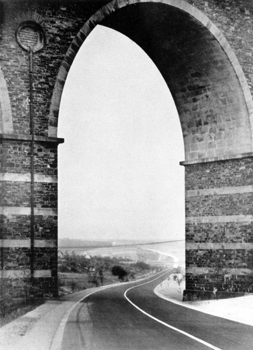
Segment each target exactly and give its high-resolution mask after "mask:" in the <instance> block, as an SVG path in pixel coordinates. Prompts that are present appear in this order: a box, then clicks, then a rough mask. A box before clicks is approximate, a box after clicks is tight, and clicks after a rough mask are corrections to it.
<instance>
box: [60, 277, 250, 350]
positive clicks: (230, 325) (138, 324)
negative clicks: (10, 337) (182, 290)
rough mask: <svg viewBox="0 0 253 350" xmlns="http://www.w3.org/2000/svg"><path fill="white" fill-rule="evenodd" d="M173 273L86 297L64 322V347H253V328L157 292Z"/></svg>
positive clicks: (141, 349)
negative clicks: (212, 314) (202, 311)
mask: <svg viewBox="0 0 253 350" xmlns="http://www.w3.org/2000/svg"><path fill="white" fill-rule="evenodd" d="M168 275H169V272H167V273H166V274H164V272H163V276H161V274H160V275H159V276H156V277H155V276H153V277H150V278H149V279H147V280H145V281H139V282H134V283H127V284H120V285H117V286H114V287H110V288H107V289H103V290H98V291H96V292H95V293H93V294H91V295H88V296H87V297H85V298H84V299H83V300H82V301H81V302H80V303H79V304H78V305H77V307H76V308H75V309H74V310H73V311H72V313H71V314H70V317H69V319H68V322H67V324H66V327H65V332H64V336H63V343H62V350H81V349H82V350H162V349H164V350H165V349H166V350H174V349H175V350H178V349H182V350H198V349H217V350H219V349H222V350H251V349H252V347H253V327H251V326H247V325H243V324H241V323H237V322H232V321H228V320H225V319H222V318H219V317H215V316H211V315H207V314H204V313H201V312H199V311H195V310H192V309H188V308H185V307H183V306H180V305H176V304H174V303H171V302H169V301H166V300H163V299H161V298H159V297H157V296H156V295H155V294H154V292H153V291H154V288H155V287H156V286H157V285H158V284H159V283H160V282H162V281H163V280H164V279H165V278H166V277H168Z"/></svg>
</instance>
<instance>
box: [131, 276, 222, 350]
mask: <svg viewBox="0 0 253 350" xmlns="http://www.w3.org/2000/svg"><path fill="white" fill-rule="evenodd" d="M159 277H161V276H159ZM159 277H157V278H154V279H153V280H152V281H148V282H145V283H142V284H139V285H138V286H134V287H130V288H128V289H127V290H126V291H125V293H124V297H125V298H126V300H127V301H128V302H129V303H130V304H132V305H133V306H134V307H135V308H136V309H137V310H139V311H140V312H142V313H143V314H144V315H146V316H148V317H150V318H152V319H153V320H154V321H156V322H159V323H161V324H162V325H164V326H165V327H168V328H170V329H173V330H174V331H176V332H179V333H181V334H183V335H185V336H186V337H188V338H191V339H193V340H195V341H197V342H199V343H201V344H203V345H205V346H207V347H209V348H210V349H213V350H222V349H220V348H217V347H216V346H214V345H212V344H209V343H207V342H205V341H204V340H202V339H199V338H196V337H194V336H193V335H191V334H189V333H187V332H184V331H182V330H181V329H179V328H176V327H173V326H171V325H169V324H168V323H166V322H163V321H161V320H159V319H158V318H156V317H154V316H152V315H150V314H149V313H147V312H146V311H144V310H142V309H141V308H140V307H139V306H137V305H136V304H134V303H133V302H132V301H131V300H130V299H129V298H128V297H127V293H128V292H129V291H130V290H131V289H134V288H138V287H140V286H144V285H145V284H149V283H152V282H154V281H155V280H157V279H158V278H159Z"/></svg>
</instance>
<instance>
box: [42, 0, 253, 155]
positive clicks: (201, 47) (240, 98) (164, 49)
mask: <svg viewBox="0 0 253 350" xmlns="http://www.w3.org/2000/svg"><path fill="white" fill-rule="evenodd" d="M170 2H171V1H170ZM187 6H188V7H189V4H187ZM104 12H106V11H104ZM109 12H110V11H109ZM101 13H102V14H103V15H101ZM101 13H98V14H97V15H94V16H93V17H92V21H91V22H92V23H93V25H94V26H95V25H96V24H97V23H99V24H101V25H104V26H107V27H109V28H112V29H114V30H117V31H119V32H121V33H122V34H124V35H126V36H128V37H129V38H130V39H132V40H133V41H134V42H136V43H137V44H138V45H139V46H140V47H141V48H142V49H143V50H144V51H145V52H146V53H147V54H148V55H149V57H150V58H151V59H152V60H153V62H154V63H155V64H156V66H157V67H158V69H159V70H160V72H161V74H162V76H163V77H164V79H165V81H166V83H167V85H168V87H169V89H170V92H171V94H172V96H173V98H174V101H175V104H176V106H177V110H178V114H179V117H180V122H181V126H182V132H183V136H184V145H185V160H186V161H201V160H204V159H205V160H206V159H209V160H214V159H229V158H233V157H234V156H238V155H240V154H243V153H249V152H252V131H251V124H250V115H249V103H248V101H247V99H248V97H246V96H245V89H244V90H243V88H242V81H240V78H241V76H240V77H239V76H238V72H236V71H235V69H234V66H235V65H234V64H233V63H232V62H231V58H229V57H228V54H227V52H225V50H224V48H223V47H222V46H221V44H220V42H219V41H218V40H217V39H216V38H215V37H214V35H213V34H212V33H211V32H210V30H209V29H208V28H207V27H208V26H209V27H210V26H211V22H210V23H207V25H205V26H204V25H203V24H202V23H201V22H200V21H199V20H197V19H196V18H195V17H193V16H192V15H191V14H189V13H188V12H185V11H183V10H182V9H179V8H176V7H173V6H170V5H168V4H165V3H159V2H141V3H136V4H131V5H130V6H124V7H122V8H120V9H117V10H116V11H114V10H113V11H112V10H111V13H109V15H105V14H104V13H103V12H101ZM204 17H205V16H204ZM205 19H206V17H205ZM88 26H89V27H91V23H88ZM216 29H217V28H216ZM91 30H92V29H89V30H88V31H91ZM85 32H86V33H85ZM84 33H85V34H84ZM84 35H88V34H87V25H86V26H84V27H83V29H82V30H81V31H80V33H79V36H78V37H77V38H76V40H75V42H74V43H73V44H72V47H70V50H69V55H68V54H67V56H68V57H67V58H66V59H65V62H64V64H63V66H62V68H63V70H64V72H65V76H64V74H63V78H62V77H61V79H58V85H57V86H56V88H55V92H57V94H55V95H58V104H57V103H55V101H54V98H53V102H52V107H53V108H51V122H50V126H49V136H56V134H55V133H56V131H55V129H56V128H55V126H56V124H57V123H56V121H55V120H54V119H55V118H57V117H58V110H59V103H60V95H61V92H62V89H63V86H64V82H65V79H66V77H67V72H68V69H69V67H70V65H71V63H72V62H70V61H71V59H72V60H73V59H74V57H73V56H74V55H75V53H74V49H75V50H76V46H77V43H79V47H80V46H81V43H80V38H81V37H82V40H83V41H84V40H85V37H84ZM230 50H231V49H230ZM227 51H228V50H227ZM61 73H62V72H61ZM242 75H243V73H242ZM243 78H244V76H243ZM244 79H245V78H244ZM241 80H242V79H241ZM246 90H247V89H246ZM56 100H57V98H56ZM247 103H248V105H247ZM55 106H56V108H55ZM168 117H169V111H168Z"/></svg>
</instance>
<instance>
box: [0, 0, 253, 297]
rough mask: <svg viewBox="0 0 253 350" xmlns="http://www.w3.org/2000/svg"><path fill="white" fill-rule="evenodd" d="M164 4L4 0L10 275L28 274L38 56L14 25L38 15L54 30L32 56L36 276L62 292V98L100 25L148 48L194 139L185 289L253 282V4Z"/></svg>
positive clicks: (188, 140)
mask: <svg viewBox="0 0 253 350" xmlns="http://www.w3.org/2000/svg"><path fill="white" fill-rule="evenodd" d="M165 2H166V3H165ZM165 2H164V3H163V4H161V3H159V1H157V2H151V3H145V2H143V1H136V3H135V1H134V0H133V1H130V2H127V1H125V0H122V1H114V2H113V3H111V4H109V5H107V6H106V7H104V9H103V10H100V9H101V8H102V6H105V5H106V4H108V3H109V1H104V0H101V1H92V0H91V1H88V0H50V1H49V0H44V1H36V0H0V187H1V198H0V205H1V208H0V225H1V226H0V250H1V259H0V260H1V273H0V276H1V278H2V279H8V278H12V279H15V278H16V277H18V276H23V277H24V274H26V271H27V270H28V272H29V268H30V263H31V259H30V258H31V250H30V238H31V209H30V201H31V145H32V143H31V135H30V133H31V130H30V108H29V98H30V91H29V74H28V68H29V58H28V53H27V52H25V51H24V50H23V49H22V48H21V47H20V46H19V44H18V43H17V41H16V37H15V32H16V30H17V27H18V25H19V24H20V23H21V22H23V21H26V20H29V21H35V22H36V23H39V25H41V27H42V29H43V30H44V33H45V36H46V45H45V47H44V48H43V50H41V51H40V52H38V53H36V54H34V57H33V92H34V103H33V118H34V130H35V132H34V133H35V142H34V180H35V186H34V190H35V193H34V194H35V196H34V214H35V216H34V234H35V237H34V239H35V241H34V268H35V271H34V276H35V281H34V283H36V284H38V285H40V286H41V289H42V291H44V293H46V294H47V293H49V292H53V293H55V294H56V292H57V278H56V271H57V220H58V216H57V176H58V174H57V170H58V165H57V152H58V144H59V143H60V142H62V141H63V140H59V139H57V125H58V117H59V108H60V100H61V94H62V91H63V89H64V84H65V82H66V79H67V75H68V71H69V69H70V68H71V65H72V63H73V60H74V58H75V55H76V53H77V52H78V50H79V48H80V47H81V45H82V44H83V42H84V41H85V39H86V37H87V36H88V35H89V33H90V32H91V31H92V29H93V28H94V27H95V26H96V24H100V23H101V24H103V25H105V26H108V27H111V28H113V29H115V30H118V31H120V32H122V33H123V34H125V35H127V36H129V38H131V39H132V40H134V41H135V42H136V43H137V44H138V45H140V47H142V48H143V49H144V50H145V51H146V52H147V54H148V55H149V56H150V57H151V59H153V61H154V63H155V64H156V65H157V67H158V69H159V70H160V72H161V74H162V75H163V77H164V79H165V81H166V82H167V84H168V87H169V88H170V91H171V93H172V95H173V98H174V101H175V103H176V106H177V109H178V112H179V118H180V122H181V125H182V131H183V136H184V143H185V162H184V165H185V171H186V182H185V183H186V263H187V292H186V294H187V293H188V294H189V295H190V294H191V291H193V293H196V291H197V292H200V291H203V290H204V289H207V290H209V291H211V290H212V288H213V286H214V285H218V284H219V287H220V288H221V289H222V290H223V291H224V292H228V291H229V292H238V291H240V292H245V291H249V290H251V289H250V288H251V280H250V278H251V274H252V243H253V238H252V226H253V219H252V206H251V203H252V196H253V183H252V178H253V177H252V172H253V163H252V151H253V147H252V121H253V119H252V113H253V104H252V98H251V94H250V91H251V92H252V89H253V74H252V73H253V65H252V46H253V35H252V34H253V2H252V1H250V0H207V1H204V0H188V1H185V2H184V1H176V0H166V1H165ZM189 5H192V6H189ZM198 10H199V11H200V12H199V11H198ZM96 11H98V12H96ZM95 13H96V14H95ZM206 16H207V17H206ZM89 18H91V20H88V19H89ZM70 117H72V116H70ZM77 125H78V121H77ZM24 271H25V272H24ZM227 276H228V277H227ZM16 290H19V289H18V288H17V289H16ZM188 294H187V295H188Z"/></svg>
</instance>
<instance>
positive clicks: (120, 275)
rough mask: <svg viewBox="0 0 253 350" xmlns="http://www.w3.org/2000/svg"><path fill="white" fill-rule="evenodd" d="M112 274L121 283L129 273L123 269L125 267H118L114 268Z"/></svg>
mask: <svg viewBox="0 0 253 350" xmlns="http://www.w3.org/2000/svg"><path fill="white" fill-rule="evenodd" d="M112 274H113V276H118V278H119V280H120V281H124V279H125V278H126V276H127V275H128V272H127V271H126V270H125V269H123V267H121V266H119V265H116V266H113V268H112Z"/></svg>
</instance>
